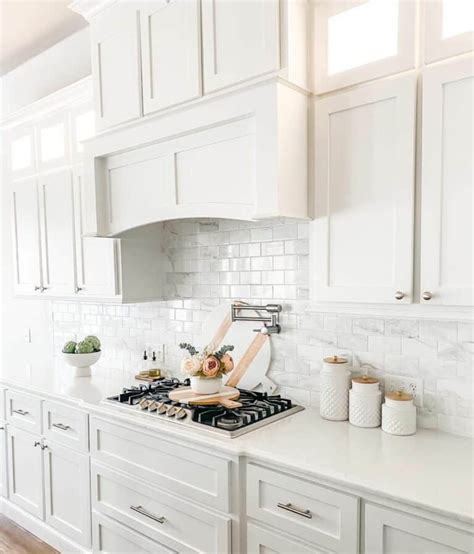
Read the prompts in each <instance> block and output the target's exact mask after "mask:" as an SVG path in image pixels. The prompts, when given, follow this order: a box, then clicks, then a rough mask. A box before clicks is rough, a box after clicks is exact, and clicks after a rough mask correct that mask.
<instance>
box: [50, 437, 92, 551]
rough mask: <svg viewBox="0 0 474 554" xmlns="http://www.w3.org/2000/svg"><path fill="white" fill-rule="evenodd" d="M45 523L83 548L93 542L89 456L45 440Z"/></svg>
mask: <svg viewBox="0 0 474 554" xmlns="http://www.w3.org/2000/svg"><path fill="white" fill-rule="evenodd" d="M43 448H44V449H43V453H44V454H43V456H44V489H45V500H46V502H45V507H46V513H45V521H46V523H48V524H49V525H51V527H54V528H55V529H56V530H58V531H59V532H60V533H63V534H64V535H66V536H67V537H69V538H71V539H73V540H74V541H76V542H77V543H79V544H82V545H83V546H89V545H90V542H91V517H90V487H89V457H88V456H87V455H86V454H79V453H78V452H75V451H74V450H71V449H70V448H66V447H63V446H59V445H58V444H56V443H53V442H50V441H45V442H44V445H43Z"/></svg>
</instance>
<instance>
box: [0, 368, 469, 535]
mask: <svg viewBox="0 0 474 554" xmlns="http://www.w3.org/2000/svg"><path fill="white" fill-rule="evenodd" d="M53 366H54V367H55V370H54V371H35V372H34V373H33V374H32V375H31V376H25V375H23V376H22V378H21V379H19V378H17V377H15V376H14V374H10V376H9V374H8V373H6V372H5V371H4V373H3V375H1V376H0V385H2V386H5V387H8V386H15V388H21V389H23V390H25V391H27V392H31V393H35V392H36V393H39V394H41V395H43V396H44V397H48V398H52V399H58V400H61V401H68V402H71V403H74V404H76V405H78V406H79V407H83V408H85V409H88V410H89V411H91V412H92V413H95V414H102V415H108V416H111V415H112V416H113V417H114V420H116V421H122V422H124V423H131V424H137V423H139V424H140V427H141V428H146V429H147V430H148V431H150V430H151V431H153V432H157V433H158V432H160V431H166V432H167V433H169V434H172V435H174V436H176V437H179V439H181V440H190V441H192V442H195V443H202V444H205V445H206V448H208V449H209V448H215V449H216V451H221V452H226V453H230V454H232V455H239V456H247V457H249V458H252V459H255V460H259V461H262V462H268V463H272V464H275V465H279V466H283V467H284V468H285V469H287V470H289V471H296V472H298V473H301V474H304V475H308V476H312V477H316V478H319V479H321V480H324V481H326V482H329V483H331V482H332V483H334V484H339V485H343V486H345V487H347V488H349V489H350V490H352V491H354V492H356V493H357V491H360V493H361V494H363V493H364V492H365V493H369V494H375V495H379V496H383V497H386V498H389V499H392V500H398V501H402V502H407V503H409V504H412V505H414V506H416V507H419V508H423V509H426V510H429V511H432V512H435V513H438V514H441V515H445V516H448V517H453V518H456V519H458V520H459V521H463V522H467V523H470V524H472V523H474V509H473V494H474V493H473V486H474V479H473V446H474V442H473V441H472V440H471V439H469V438H465V437H460V436H456V435H450V434H447V433H442V432H439V431H434V430H426V429H419V430H418V432H417V433H416V434H415V435H412V436H409V437H397V436H393V435H388V434H386V433H384V432H382V431H381V430H380V428H378V429H361V428H357V427H353V426H352V425H350V424H349V423H348V422H330V421H326V420H323V419H321V417H320V416H319V413H318V411H317V410H314V409H312V408H307V409H305V410H304V411H302V412H299V413H296V414H294V415H291V416H288V417H286V418H284V419H281V420H279V421H276V422H273V423H271V424H269V425H267V426H264V427H262V428H260V429H256V430H255V431H252V432H249V433H247V434H246V435H243V436H240V437H237V438H234V439H230V438H227V437H221V436H220V435H216V434H212V433H209V432H207V431H206V430H204V429H203V430H202V431H201V429H194V428H192V429H191V428H188V427H186V428H185V427H183V426H181V425H179V424H177V423H173V422H169V421H166V420H165V419H164V418H160V417H159V416H155V415H148V414H143V413H141V412H139V411H133V410H127V411H124V410H121V409H119V408H117V407H116V406H109V405H107V404H104V403H102V400H103V399H104V398H106V397H107V396H111V395H113V394H117V393H118V392H119V391H120V390H121V389H122V387H124V386H130V385H131V384H132V383H131V380H130V379H127V378H122V379H120V378H118V379H104V378H100V377H94V376H93V377H82V378H72V377H69V376H68V370H67V369H66V368H65V367H61V366H60V365H59V366H58V363H57V362H54V364H51V366H50V367H53ZM137 383H138V382H137V381H135V382H134V384H137Z"/></svg>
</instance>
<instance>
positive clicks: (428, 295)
mask: <svg viewBox="0 0 474 554" xmlns="http://www.w3.org/2000/svg"><path fill="white" fill-rule="evenodd" d="M421 298H423V300H431V299H432V298H433V295H432V294H431V292H429V291H427V290H426V291H425V292H424V293H423V294H422V295H421Z"/></svg>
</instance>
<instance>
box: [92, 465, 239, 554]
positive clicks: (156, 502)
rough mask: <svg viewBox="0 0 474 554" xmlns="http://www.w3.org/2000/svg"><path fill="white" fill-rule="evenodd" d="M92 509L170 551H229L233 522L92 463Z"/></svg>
mask: <svg viewBox="0 0 474 554" xmlns="http://www.w3.org/2000/svg"><path fill="white" fill-rule="evenodd" d="M92 491H93V497H92V506H93V508H94V509H95V510H96V511H98V512H101V513H103V514H105V515H107V516H109V517H112V518H114V519H116V520H118V521H120V522H121V523H123V524H125V525H127V526H129V527H131V528H132V529H135V530H136V531H138V532H140V533H143V534H144V535H146V536H148V537H149V538H151V539H153V540H156V541H158V542H159V543H161V544H163V545H165V546H166V547H168V548H170V549H171V550H177V551H178V552H183V553H184V552H187V553H193V554H194V553H198V552H199V553H201V552H202V553H206V554H212V553H216V554H217V553H218V554H225V553H227V552H230V546H229V542H230V519H229V518H226V517H224V516H218V515H216V514H214V513H211V512H208V511H207V510H205V509H203V508H199V507H198V506H196V505H194V504H190V503H187V502H185V501H184V500H180V499H179V498H178V497H177V496H174V495H172V494H168V493H165V492H164V491H162V490H159V489H155V488H153V487H151V486H150V485H149V484H148V483H145V482H142V481H137V480H135V479H132V478H131V477H128V476H127V475H125V474H123V473H120V472H118V471H115V470H113V469H111V468H108V467H106V466H103V465H101V464H98V463H93V464H92Z"/></svg>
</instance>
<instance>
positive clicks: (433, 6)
mask: <svg viewBox="0 0 474 554" xmlns="http://www.w3.org/2000/svg"><path fill="white" fill-rule="evenodd" d="M422 6H423V9H424V20H425V62H427V63H429V62H433V61H436V60H440V59H442V58H448V57H450V56H456V55H458V54H463V53H464V52H470V51H472V50H473V49H474V4H473V2H472V1H471V0H430V1H429V2H422Z"/></svg>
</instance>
